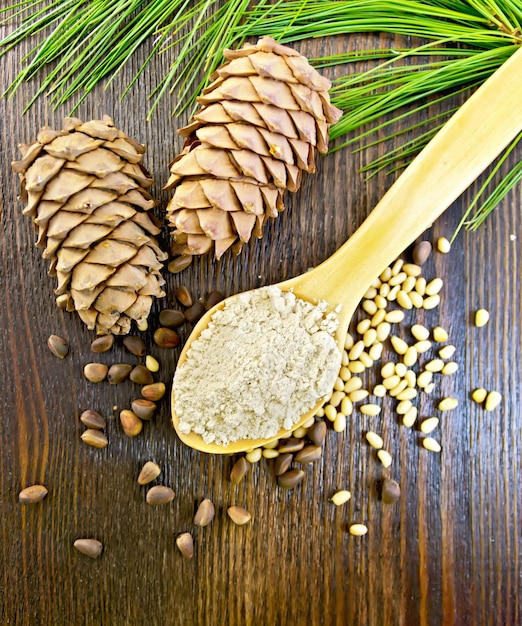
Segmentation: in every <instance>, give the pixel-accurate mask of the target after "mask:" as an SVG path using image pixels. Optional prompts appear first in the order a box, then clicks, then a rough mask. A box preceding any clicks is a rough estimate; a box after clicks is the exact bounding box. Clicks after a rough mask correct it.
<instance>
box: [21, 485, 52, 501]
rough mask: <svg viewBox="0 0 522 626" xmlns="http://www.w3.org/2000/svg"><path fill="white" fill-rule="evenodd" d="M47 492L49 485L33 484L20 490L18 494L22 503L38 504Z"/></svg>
mask: <svg viewBox="0 0 522 626" xmlns="http://www.w3.org/2000/svg"><path fill="white" fill-rule="evenodd" d="M47 493H48V491H47V487H45V486H44V485H31V486H30V487H26V488H25V489H22V491H20V493H19V494H18V502H20V504H36V503H37V502H40V501H41V500H43V499H44V498H45V496H46V495H47Z"/></svg>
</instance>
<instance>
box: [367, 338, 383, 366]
mask: <svg viewBox="0 0 522 626" xmlns="http://www.w3.org/2000/svg"><path fill="white" fill-rule="evenodd" d="M383 349H384V346H383V344H382V343H380V342H379V343H374V344H373V346H372V347H371V348H370V349H369V351H368V356H369V357H370V359H372V360H373V361H378V360H379V359H380V358H381V356H382V351H383Z"/></svg>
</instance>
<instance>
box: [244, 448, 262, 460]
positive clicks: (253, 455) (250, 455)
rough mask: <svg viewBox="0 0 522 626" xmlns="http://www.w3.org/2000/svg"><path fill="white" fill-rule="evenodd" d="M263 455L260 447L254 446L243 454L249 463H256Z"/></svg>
mask: <svg viewBox="0 0 522 626" xmlns="http://www.w3.org/2000/svg"><path fill="white" fill-rule="evenodd" d="M262 456H263V451H262V450H261V448H254V449H253V450H250V451H249V452H247V453H246V454H245V459H246V460H247V461H248V462H249V463H257V462H258V461H259V460H260V459H261V457H262Z"/></svg>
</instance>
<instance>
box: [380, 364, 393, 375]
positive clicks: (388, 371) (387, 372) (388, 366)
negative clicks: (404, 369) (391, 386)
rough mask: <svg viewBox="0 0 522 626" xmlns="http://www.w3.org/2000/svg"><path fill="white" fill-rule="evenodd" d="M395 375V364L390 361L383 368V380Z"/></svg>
mask: <svg viewBox="0 0 522 626" xmlns="http://www.w3.org/2000/svg"><path fill="white" fill-rule="evenodd" d="M394 374H395V363H392V362H391V361H388V363H385V364H384V365H383V366H382V367H381V376H382V377H383V378H389V377H390V376H393V375H394Z"/></svg>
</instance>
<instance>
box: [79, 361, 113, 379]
mask: <svg viewBox="0 0 522 626" xmlns="http://www.w3.org/2000/svg"><path fill="white" fill-rule="evenodd" d="M108 372H109V368H108V367H107V366H106V365H105V364H103V363H87V365H86V366H85V367H84V368H83V375H84V376H85V378H86V379H87V380H90V381H91V383H101V381H102V380H105V378H106V377H107V374H108Z"/></svg>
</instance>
